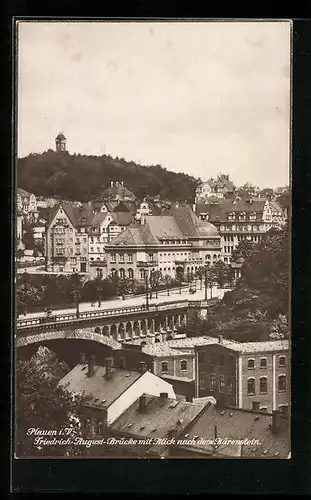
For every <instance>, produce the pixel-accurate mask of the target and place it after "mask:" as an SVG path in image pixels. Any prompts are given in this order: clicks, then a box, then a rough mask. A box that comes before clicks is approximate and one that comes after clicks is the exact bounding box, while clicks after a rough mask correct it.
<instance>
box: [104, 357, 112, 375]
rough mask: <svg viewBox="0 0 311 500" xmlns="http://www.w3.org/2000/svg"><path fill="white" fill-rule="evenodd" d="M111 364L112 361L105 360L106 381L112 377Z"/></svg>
mask: <svg viewBox="0 0 311 500" xmlns="http://www.w3.org/2000/svg"><path fill="white" fill-rule="evenodd" d="M111 364H112V360H111V359H110V358H107V359H106V362H105V365H106V375H105V377H106V379H107V380H109V379H111V376H112V371H111Z"/></svg>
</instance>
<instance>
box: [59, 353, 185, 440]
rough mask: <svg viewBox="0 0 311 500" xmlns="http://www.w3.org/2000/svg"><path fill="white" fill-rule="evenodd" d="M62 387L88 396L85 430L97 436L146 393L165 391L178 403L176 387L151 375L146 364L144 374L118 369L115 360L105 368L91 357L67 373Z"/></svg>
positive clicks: (109, 362)
mask: <svg viewBox="0 0 311 500" xmlns="http://www.w3.org/2000/svg"><path fill="white" fill-rule="evenodd" d="M59 386H60V387H62V388H63V389H66V390H67V391H68V392H70V393H71V394H77V395H80V396H82V395H84V396H86V398H87V400H86V401H85V404H84V406H85V418H84V422H83V427H85V428H86V427H89V429H88V431H87V432H90V431H91V433H93V434H100V433H101V429H102V428H103V427H106V426H109V425H111V424H113V422H115V420H116V419H117V418H118V417H119V416H120V415H121V414H122V413H123V412H124V411H126V410H127V409H128V408H129V407H130V406H131V405H132V404H133V403H134V402H135V401H136V400H137V398H139V397H140V396H141V395H142V394H144V393H145V392H148V393H149V394H151V395H153V396H159V395H160V394H161V393H163V392H165V393H167V394H168V396H169V397H170V398H171V399H172V400H176V395H175V393H174V390H173V388H172V386H171V385H170V384H169V383H168V382H166V381H165V380H163V379H161V378H160V377H157V376H156V375H154V374H153V373H151V372H149V371H148V370H147V367H146V365H145V363H142V364H141V369H140V371H130V370H128V369H120V368H115V367H114V366H113V365H112V359H111V358H107V359H106V361H105V366H102V365H98V364H96V362H95V358H94V356H90V357H89V359H88V360H87V362H82V363H79V364H78V365H76V366H75V367H74V368H73V369H72V370H71V371H70V372H69V373H67V374H66V375H65V377H63V378H62V379H61V380H60V382H59Z"/></svg>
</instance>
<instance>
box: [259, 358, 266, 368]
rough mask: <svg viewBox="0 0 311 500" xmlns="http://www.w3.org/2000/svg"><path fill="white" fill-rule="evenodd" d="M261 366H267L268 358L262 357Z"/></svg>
mask: <svg viewBox="0 0 311 500" xmlns="http://www.w3.org/2000/svg"><path fill="white" fill-rule="evenodd" d="M260 368H267V358H260Z"/></svg>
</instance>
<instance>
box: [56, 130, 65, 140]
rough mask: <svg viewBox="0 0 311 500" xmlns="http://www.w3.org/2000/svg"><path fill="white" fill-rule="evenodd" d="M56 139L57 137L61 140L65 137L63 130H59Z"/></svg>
mask: <svg viewBox="0 0 311 500" xmlns="http://www.w3.org/2000/svg"><path fill="white" fill-rule="evenodd" d="M56 139H58V140H59V141H63V140H66V137H65V136H64V134H63V132H60V133H59V134H58V136H57V137H56Z"/></svg>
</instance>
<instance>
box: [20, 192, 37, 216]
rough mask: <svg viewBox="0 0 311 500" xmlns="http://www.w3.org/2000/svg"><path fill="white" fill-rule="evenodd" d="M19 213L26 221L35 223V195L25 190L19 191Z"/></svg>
mask: <svg viewBox="0 0 311 500" xmlns="http://www.w3.org/2000/svg"><path fill="white" fill-rule="evenodd" d="M16 208H17V211H18V212H19V213H20V214H22V215H23V217H24V220H27V221H34V220H36V218H37V215H38V210H37V199H36V197H35V195H34V194H33V193H29V192H28V191H25V189H21V188H18V189H17V207H16Z"/></svg>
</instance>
